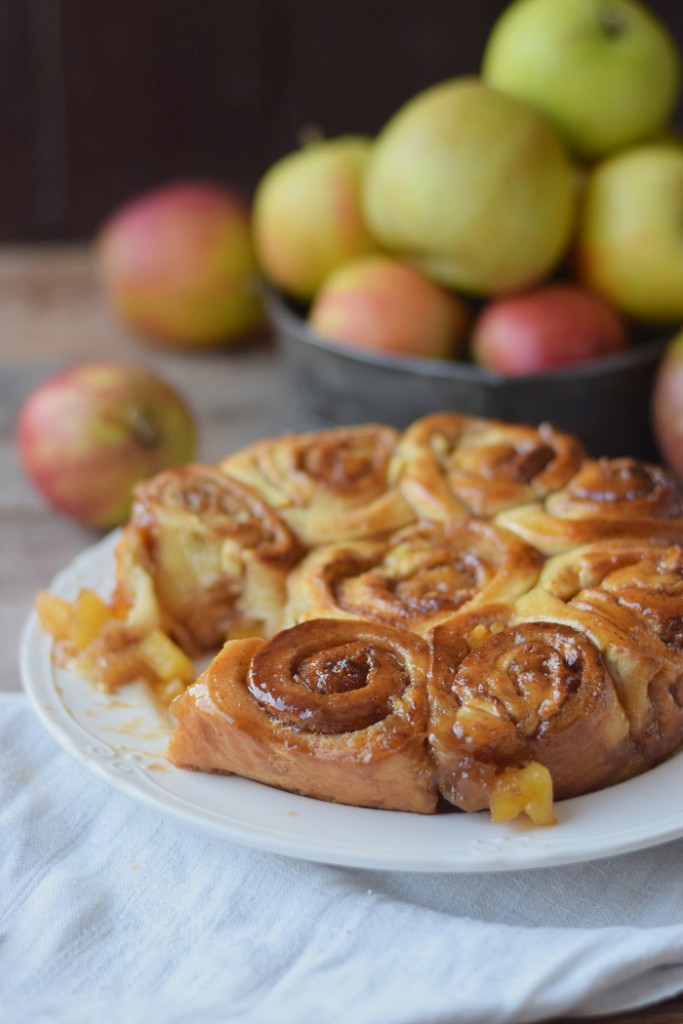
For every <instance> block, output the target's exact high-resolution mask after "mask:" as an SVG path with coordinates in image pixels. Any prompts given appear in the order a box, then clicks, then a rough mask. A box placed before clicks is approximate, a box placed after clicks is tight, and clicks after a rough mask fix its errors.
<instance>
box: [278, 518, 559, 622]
mask: <svg viewBox="0 0 683 1024" xmlns="http://www.w3.org/2000/svg"><path fill="white" fill-rule="evenodd" d="M540 565H541V557H540V555H539V554H538V553H537V552H536V551H535V550H534V549H533V548H531V547H530V546H529V545H528V544H525V543H523V542H520V541H519V540H518V538H516V537H515V536H514V535H513V534H511V533H508V532H507V531H505V530H501V529H498V528H497V527H495V526H493V525H492V524H490V523H487V522H484V521H482V520H470V521H469V522H464V523H463V522H443V521H442V522H438V521H429V520H421V521H420V522H417V523H414V524H412V525H411V526H407V527H404V528H403V529H402V530H399V531H398V532H397V533H394V534H392V535H391V536H389V537H388V538H385V539H383V540H379V541H356V542H347V543H345V544H335V545H330V546H328V547H325V548H319V549H318V550H317V551H314V552H312V553H311V554H309V555H308V556H307V557H306V558H305V559H304V561H303V562H302V563H301V564H300V565H299V566H298V567H297V568H296V569H295V570H294V571H293V573H292V574H291V576H290V580H289V585H288V593H289V598H288V605H287V610H286V612H285V619H286V621H301V620H302V619H310V618H318V617H320V616H327V617H330V616H335V617H336V616H341V617H349V618H355V617H364V618H368V619H376V620H379V621H381V622H386V623H388V624H390V625H393V626H403V627H404V628H407V629H411V630H415V631H416V632H418V633H425V632H426V631H427V630H428V629H430V628H431V627H432V626H435V625H437V624H438V623H439V622H441V621H443V620H445V619H448V618H450V617H452V616H453V615H454V614H456V613H457V612H460V611H464V610H465V609H469V608H473V607H477V606H480V605H483V604H487V603H489V602H491V601H507V602H510V603H511V602H513V601H514V600H515V598H516V597H518V596H519V595H520V594H522V593H524V592H525V591H527V590H529V589H530V588H531V587H532V586H533V585H534V583H535V582H536V579H537V577H538V573H539V569H540Z"/></svg>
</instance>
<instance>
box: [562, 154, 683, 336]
mask: <svg viewBox="0 0 683 1024" xmlns="http://www.w3.org/2000/svg"><path fill="white" fill-rule="evenodd" d="M681 210H683V146H676V145H674V144H671V143H658V144H653V145H647V146H638V147H635V148H633V149H627V150H624V152H623V153H617V154H616V156H613V157H610V158H609V159H607V160H605V161H604V162H603V163H602V164H598V166H597V167H596V168H595V170H594V171H593V172H592V173H591V175H590V176H589V179H588V182H587V185H586V188H585V192H584V197H583V203H582V214H581V217H580V221H579V229H578V233H577V241H576V256H575V266H576V272H577V274H578V276H579V277H580V279H581V280H582V281H584V282H585V283H586V284H587V285H588V286H589V287H590V288H593V289H594V290H595V291H598V292H600V293H601V294H602V295H604V296H605V298H606V299H608V300H609V301H610V302H612V303H613V304H614V305H615V306H617V307H618V308H619V309H621V310H622V311H623V312H624V313H626V314H627V315H629V316H631V317H633V318H635V319H637V320H641V321H644V322H649V323H662V324H677V323H680V322H681V321H683V244H681V221H680V211H681Z"/></svg>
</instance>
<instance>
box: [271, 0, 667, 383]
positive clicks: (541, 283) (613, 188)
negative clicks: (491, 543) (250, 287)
mask: <svg viewBox="0 0 683 1024" xmlns="http://www.w3.org/2000/svg"><path fill="white" fill-rule="evenodd" d="M679 80H680V58H679V54H678V51H677V48H676V45H675V43H674V41H673V39H672V37H671V36H670V34H669V32H668V31H667V29H666V28H665V27H664V26H663V25H662V24H661V23H660V22H659V21H658V20H657V19H656V18H655V17H654V16H653V14H652V13H651V12H649V11H648V9H647V8H646V7H645V5H644V4H641V3H639V2H637V0H515V2H513V3H511V4H510V5H509V6H508V7H507V8H506V9H505V11H504V12H503V14H502V15H501V17H500V18H499V20H498V21H497V23H496V24H495V25H494V27H493V30H492V32H491V34H490V36H489V39H488V41H487V44H486V48H485V52H484V57H483V64H482V69H481V75H480V76H479V77H468V78H455V79H452V80H449V81H445V82H442V83H439V84H437V85H435V86H433V87H432V88H429V89H427V90H426V91H425V92H423V93H421V94H419V95H417V96H415V97H414V98H412V99H411V100H409V101H408V102H407V103H406V104H405V105H404V106H403V107H402V108H401V109H399V110H398V112H397V113H395V114H394V116H393V117H391V119H390V120H389V121H388V123H387V124H386V125H385V126H384V127H383V128H382V130H381V131H380V132H379V134H378V135H377V137H376V138H375V139H372V140H371V139H368V138H364V137H357V136H346V137H342V138H336V139H331V140H326V141H317V142H314V143H311V144H309V145H306V146H304V147H303V148H302V149H301V150H299V151H297V152H295V153H292V154H290V155H288V156H285V157H284V158H283V159H281V160H279V161H278V162H277V163H276V164H274V165H273V166H272V167H271V168H270V169H269V170H268V171H267V173H266V174H265V175H264V177H263V179H262V180H261V182H260V184H259V187H258V190H257V193H256V197H255V203H254V210H253V226H254V238H255V244H256V250H257V256H258V259H259V261H260V265H261V268H262V270H263V273H264V275H265V277H266V278H267V279H268V280H270V281H271V282H272V283H273V284H274V285H275V286H277V288H279V289H281V290H282V291H283V292H285V293H286V294H287V295H289V296H291V297H293V298H294V299H296V300H298V301H299V302H301V303H304V304H306V307H307V316H308V319H309V322H310V324H311V325H312V327H313V328H314V329H315V330H316V331H317V333H319V334H321V335H323V336H326V337H328V338H330V339H333V340H335V341H336V342H338V343H339V344H342V345H346V346H351V347H355V348H363V349H365V350H373V351H376V352H381V353H384V354H388V355H401V356H406V355H408V356H410V355H413V356H422V357H437V358H456V359H457V358H464V359H469V358H473V359H474V360H475V361H476V362H478V363H479V364H481V365H482V366H484V367H486V368H488V369H489V370H492V371H496V372H497V373H500V374H504V375H507V376H514V375H521V374H533V373H537V372H540V371H544V370H548V369H553V368H556V367H562V366H568V365H571V364H576V363H578V362H582V361H585V360H588V359H593V358H595V357H599V356H603V355H606V354H609V353H613V352H618V351H620V350H621V349H624V348H625V347H627V346H628V345H629V344H631V342H632V339H633V336H634V333H635V328H636V327H640V326H653V325H660V326H662V325H664V326H671V325H677V324H679V323H681V322H683V245H682V244H681V234H680V230H681V216H682V215H683V145H681V144H680V143H679V141H678V140H677V138H676V137H675V135H674V133H673V132H671V131H670V130H669V127H668V126H669V123H670V119H671V116H672V113H673V110H674V107H675V104H676V101H677V99H678V93H679Z"/></svg>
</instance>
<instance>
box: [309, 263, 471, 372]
mask: <svg viewBox="0 0 683 1024" xmlns="http://www.w3.org/2000/svg"><path fill="white" fill-rule="evenodd" d="M309 323H310V325H311V327H312V328H313V329H314V330H315V331H317V332H318V334H320V335H323V336H324V337H327V338H331V339H333V340H335V341H337V342H338V343H339V344H341V345H344V346H346V347H348V348H354V349H364V350H365V351H368V352H377V353H383V354H385V355H398V356H424V357H427V358H430V357H431V358H442V359H447V358H452V357H454V356H455V355H456V354H457V353H458V350H459V349H460V348H461V347H462V344H463V342H464V338H465V334H466V331H467V328H468V326H469V323H470V315H469V311H468V309H467V306H466V305H465V303H464V302H463V301H462V299H460V298H459V297H457V296H455V295H451V294H449V293H448V292H447V291H446V290H445V289H443V288H440V287H439V286H438V285H436V284H434V283H433V282H432V281H430V280H428V279H427V278H426V277H424V276H423V275H422V274H420V273H418V271H416V270H414V269H413V268H412V267H409V266H406V265H404V264H402V263H399V262H397V261H396V260H392V259H389V258H388V257H385V256H366V257H364V258H362V259H358V260H354V261H353V262H352V263H348V264H347V265H346V266H343V267H340V268H339V270H336V271H335V272H334V273H333V274H331V275H330V277H329V278H328V279H327V280H326V281H325V283H324V284H323V286H322V288H321V289H320V291H319V293H318V296H317V298H316V300H315V302H314V303H313V306H312V308H311V311H310V313H309Z"/></svg>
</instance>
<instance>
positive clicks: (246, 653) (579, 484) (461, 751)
mask: <svg viewBox="0 0 683 1024" xmlns="http://www.w3.org/2000/svg"><path fill="white" fill-rule="evenodd" d="M98 600H99V599H97V598H96V597H95V596H94V595H91V594H85V596H83V595H82V596H81V598H79V599H78V600H77V601H76V602H74V605H73V606H69V605H67V604H66V603H65V602H62V603H61V605H60V604H59V603H58V599H56V598H52V599H51V600H50V595H47V596H46V595H43V596H42V599H41V601H40V607H41V609H42V618H43V621H44V622H45V624H46V628H47V629H48V630H49V631H50V632H51V633H52V634H53V635H54V636H55V637H56V638H57V639H58V644H57V648H56V649H57V652H58V656H59V657H61V658H62V660H68V659H69V658H71V659H72V661H73V663H74V664H76V665H77V667H78V668H79V670H83V671H85V672H86V674H87V675H88V677H89V678H91V679H93V680H94V681H95V682H97V683H99V684H100V685H103V686H104V687H105V688H108V689H112V688H115V687H116V686H119V685H122V684H123V683H125V682H127V681H129V680H131V679H133V678H143V679H145V680H147V682H149V683H150V685H152V687H153V688H154V690H155V692H156V693H157V694H158V695H160V696H161V697H162V699H165V700H167V701H168V700H170V699H171V698H172V697H174V695H176V694H178V696H176V697H175V700H173V703H172V704H171V710H172V712H173V714H174V715H175V716H176V718H177V726H176V729H175V731H174V734H173V737H172V740H171V743H170V746H169V753H168V756H169V759H170V760H171V761H172V762H173V763H174V764H176V765H180V766H183V767H186V768H194V769H197V770H200V771H216V772H232V773H237V774H240V775H244V776H246V777H249V778H252V779H256V780H258V781H261V782H264V783H267V784H269V785H274V786H280V787H282V788H285V789H290V790H292V791H296V792H299V793H303V794H307V795H309V796H313V797H317V798H320V799H325V800H334V801H338V802H342V803H350V804H358V805H361V806H371V807H381V808H392V809H397V810H410V811H417V812H420V813H429V812H432V811H434V809H435V807H436V801H437V797H438V796H441V797H442V798H444V799H445V800H447V801H449V802H451V803H452V804H454V805H455V806H457V807H459V808H461V809H464V810H468V811H470V810H477V809H480V808H484V807H487V806H491V807H492V809H494V812H495V813H496V814H497V815H498V814H500V815H502V816H503V817H504V816H505V815H508V816H509V813H510V812H509V807H510V806H512V805H515V801H517V803H518V804H520V807H524V805H525V801H527V796H529V794H531V795H530V797H529V800H528V806H530V807H534V808H535V810H532V811H529V813H530V815H531V817H532V818H533V819H534V820H536V821H539V822H541V823H549V822H550V821H551V820H552V813H551V805H550V804H549V803H548V800H550V801H551V800H552V791H554V796H555V798H556V799H562V798H564V797H569V796H575V795H579V794H581V793H586V792H588V791H591V790H594V789H597V788H600V787H603V786H608V785H611V784H613V783H615V782H619V781H621V780H623V779H626V778H629V777H630V776H632V775H634V774H637V773H638V772H642V771H644V770H646V769H647V768H649V767H651V766H652V765H655V764H657V763H658V762H660V761H661V760H663V759H664V758H666V757H668V756H670V755H671V754H672V753H673V752H674V751H675V750H677V749H678V748H679V747H680V746H681V744H683V496H682V494H681V490H680V487H679V485H678V483H677V482H676V480H675V479H674V477H673V476H672V475H671V474H670V473H668V472H667V471H665V470H664V469H662V468H661V467H659V466H653V465H649V464H647V463H642V462H638V461H636V460H634V459H627V458H624V459H593V458H588V457H587V456H586V455H585V452H584V450H583V448H582V447H581V445H580V443H579V442H578V441H577V440H576V439H575V438H573V437H572V436H571V435H568V434H566V433H562V432H560V431H557V430H555V429H554V428H552V427H550V426H548V425H541V426H540V427H532V426H525V425H516V424H506V423H501V422H499V421H487V420H484V419H481V418H476V417H466V416H462V415H460V414H457V413H437V414H434V415H432V416H427V417H424V418H423V419H421V420H418V421H417V422H416V423H414V424H413V425H412V426H410V427H409V428H408V429H407V430H406V431H404V432H403V433H402V434H399V432H398V431H395V430H393V429H392V428H390V427H384V426H381V425H377V424H368V425H363V426H359V427H348V428H340V429H337V430H327V431H320V432H312V433H309V434H296V435H286V436H284V437H281V438H277V439H273V440H267V441H262V442H259V443H257V444H255V445H251V446H249V447H248V448H246V449H244V450H243V451H241V452H237V453H235V454H233V455H231V456H229V457H228V458H226V459H225V460H223V461H222V462H221V463H220V464H219V465H217V466H201V465H195V466H188V467H181V468H180V469H176V470H170V471H167V472H166V473H164V474H161V475H160V476H159V477H156V478H154V479H153V480H151V481H148V482H147V483H145V484H143V485H141V486H140V487H139V488H138V490H137V492H136V501H135V505H134V510H133V514H132V517H131V520H130V522H129V524H128V525H127V526H126V528H125V529H124V531H123V535H122V539H121V541H120V542H119V545H118V549H117V586H116V592H115V595H114V598H113V600H112V601H111V602H110V604H109V605H104V604H103V603H102V602H101V601H99V604H98ZM222 643H225V646H224V647H223V648H222V649H221V650H220V651H219V653H218V654H217V655H216V656H215V658H214V660H213V661H212V662H211V664H210V665H209V667H208V668H207V669H206V670H205V672H204V673H203V674H202V675H201V677H200V678H199V680H197V681H196V682H194V683H193V684H192V685H189V686H188V684H189V683H191V679H192V669H191V663H190V662H189V660H188V657H187V655H194V654H196V653H197V652H200V651H204V652H207V651H209V650H210V649H211V648H214V649H215V648H216V647H217V646H219V645H220V644H222ZM188 666H189V668H188ZM519 793H521V794H522V796H521V798H519V799H518V797H519ZM511 794H512V796H513V797H514V799H512V798H511ZM494 805H495V806H494ZM549 807H550V811H549ZM511 813H517V811H514V810H513V811H512V812H511ZM499 820H502V818H500V819H499Z"/></svg>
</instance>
